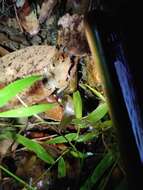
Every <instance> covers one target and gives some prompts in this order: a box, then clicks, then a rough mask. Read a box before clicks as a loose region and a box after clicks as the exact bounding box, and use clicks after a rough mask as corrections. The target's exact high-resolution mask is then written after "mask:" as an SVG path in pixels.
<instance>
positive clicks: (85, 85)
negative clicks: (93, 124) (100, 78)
mask: <svg viewBox="0 0 143 190" xmlns="http://www.w3.org/2000/svg"><path fill="white" fill-rule="evenodd" d="M80 87H81V88H83V89H84V90H85V89H86V88H88V89H89V90H90V91H91V92H93V93H94V94H95V95H96V96H97V97H98V98H100V99H101V100H102V101H103V102H105V101H106V99H105V98H104V96H103V95H102V94H101V93H100V92H98V91H97V90H96V89H95V88H92V87H91V86H89V85H87V84H80Z"/></svg>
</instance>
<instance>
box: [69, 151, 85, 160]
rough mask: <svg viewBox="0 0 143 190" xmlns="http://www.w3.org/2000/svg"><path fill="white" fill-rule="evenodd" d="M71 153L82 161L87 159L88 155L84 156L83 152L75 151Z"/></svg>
mask: <svg viewBox="0 0 143 190" xmlns="http://www.w3.org/2000/svg"><path fill="white" fill-rule="evenodd" d="M70 153H71V155H72V156H74V157H75V158H81V159H83V158H86V154H84V153H82V152H79V151H73V150H71V151H70Z"/></svg>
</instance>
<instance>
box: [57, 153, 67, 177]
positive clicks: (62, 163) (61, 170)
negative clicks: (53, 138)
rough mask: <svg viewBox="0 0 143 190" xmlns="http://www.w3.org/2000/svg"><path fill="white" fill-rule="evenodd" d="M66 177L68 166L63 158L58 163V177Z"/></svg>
mask: <svg viewBox="0 0 143 190" xmlns="http://www.w3.org/2000/svg"><path fill="white" fill-rule="evenodd" d="M65 176H66V164H65V161H64V159H63V157H61V158H60V160H59V162H58V177H59V178H62V177H65Z"/></svg>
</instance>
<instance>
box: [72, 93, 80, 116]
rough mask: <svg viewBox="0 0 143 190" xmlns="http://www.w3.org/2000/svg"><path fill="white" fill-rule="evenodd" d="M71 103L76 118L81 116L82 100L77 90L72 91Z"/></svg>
mask: <svg viewBox="0 0 143 190" xmlns="http://www.w3.org/2000/svg"><path fill="white" fill-rule="evenodd" d="M73 103H74V111H75V115H76V118H81V117H82V100H81V96H80V93H79V91H76V92H74V93H73Z"/></svg>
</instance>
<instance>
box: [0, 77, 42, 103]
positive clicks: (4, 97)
mask: <svg viewBox="0 0 143 190" xmlns="http://www.w3.org/2000/svg"><path fill="white" fill-rule="evenodd" d="M40 79H42V77H41V76H30V77H26V78H24V79H20V80H17V81H15V82H13V83H11V84H9V85H8V86H6V87H5V88H3V89H1V90H0V107H2V106H4V105H5V104H6V103H7V102H8V101H9V100H11V99H12V98H13V97H14V96H16V95H17V94H18V93H19V92H22V91H23V90H24V89H25V88H28V87H29V86H31V85H32V84H33V83H34V82H36V81H37V80H40Z"/></svg>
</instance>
